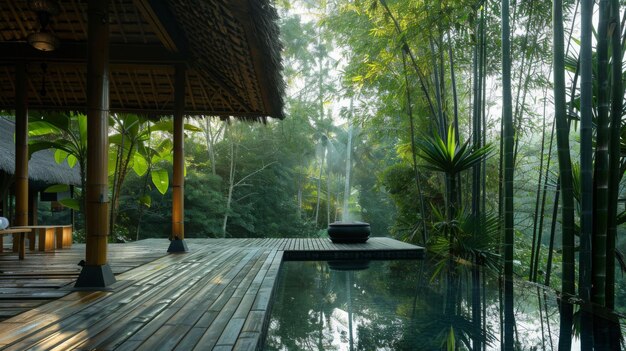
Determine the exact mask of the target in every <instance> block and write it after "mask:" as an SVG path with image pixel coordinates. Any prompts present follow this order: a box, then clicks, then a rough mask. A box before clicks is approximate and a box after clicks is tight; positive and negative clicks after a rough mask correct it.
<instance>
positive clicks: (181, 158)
mask: <svg viewBox="0 0 626 351" xmlns="http://www.w3.org/2000/svg"><path fill="white" fill-rule="evenodd" d="M185 80H186V77H185V66H184V65H182V64H181V65H177V66H176V76H175V78H174V162H173V163H174V165H173V166H174V172H173V173H174V177H173V178H174V179H173V180H172V236H171V237H170V246H169V248H168V249H167V252H187V251H188V249H187V244H186V243H185V201H184V199H185V150H184V144H185V140H184V139H185V133H184V113H185Z"/></svg>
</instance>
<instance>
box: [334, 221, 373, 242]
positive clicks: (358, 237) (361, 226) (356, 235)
mask: <svg viewBox="0 0 626 351" xmlns="http://www.w3.org/2000/svg"><path fill="white" fill-rule="evenodd" d="M328 236H330V240H331V241H332V242H334V243H364V242H366V241H367V239H369V237H370V224H369V223H364V222H334V223H331V224H329V225H328Z"/></svg>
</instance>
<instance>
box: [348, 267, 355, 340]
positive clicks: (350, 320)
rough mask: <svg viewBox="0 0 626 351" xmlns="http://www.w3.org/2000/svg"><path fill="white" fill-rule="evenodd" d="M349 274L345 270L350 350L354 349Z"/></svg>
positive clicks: (350, 273)
mask: <svg viewBox="0 0 626 351" xmlns="http://www.w3.org/2000/svg"><path fill="white" fill-rule="evenodd" d="M351 275H352V272H351V271H346V294H347V296H348V297H347V299H348V329H349V330H350V331H349V335H350V351H352V350H354V339H353V336H352V297H351V296H350V291H351V290H352V280H351V279H350V278H351Z"/></svg>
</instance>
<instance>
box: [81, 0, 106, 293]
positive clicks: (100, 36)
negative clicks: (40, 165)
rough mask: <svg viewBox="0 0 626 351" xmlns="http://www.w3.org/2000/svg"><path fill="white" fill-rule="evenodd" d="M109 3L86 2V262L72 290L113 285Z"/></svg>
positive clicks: (99, 0)
mask: <svg viewBox="0 0 626 351" xmlns="http://www.w3.org/2000/svg"><path fill="white" fill-rule="evenodd" d="M108 10H109V0H88V2H87V21H88V23H87V140H88V148H87V189H86V209H85V221H86V224H87V240H86V241H87V245H86V254H85V255H86V259H85V261H86V262H85V265H84V266H83V269H82V271H81V272H80V276H79V277H78V280H77V281H76V285H75V286H76V287H105V286H108V285H110V284H113V283H115V277H114V276H113V272H112V271H111V267H110V266H109V265H108V264H107V239H108V235H109V220H108V214H109V197H108V166H109V162H108V160H109V158H108V144H109V136H108V126H109V124H108V117H109V18H108Z"/></svg>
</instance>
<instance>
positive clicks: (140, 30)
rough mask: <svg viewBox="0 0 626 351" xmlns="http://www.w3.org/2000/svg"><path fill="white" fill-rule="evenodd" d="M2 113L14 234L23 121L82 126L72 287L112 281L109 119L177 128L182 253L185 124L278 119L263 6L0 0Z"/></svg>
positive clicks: (274, 49) (251, 2)
mask: <svg viewBox="0 0 626 351" xmlns="http://www.w3.org/2000/svg"><path fill="white" fill-rule="evenodd" d="M0 13H1V17H0V18H2V19H1V20H0V21H1V22H2V25H1V26H0V110H14V111H15V117H16V127H15V143H16V153H15V189H16V190H15V191H16V206H15V214H16V218H15V220H14V224H15V225H27V224H28V178H29V177H28V113H29V110H33V111H44V110H53V111H82V112H85V113H86V114H87V117H88V127H87V134H88V143H89V148H88V162H87V189H84V190H86V209H85V215H86V222H87V242H86V252H85V262H86V264H85V266H84V267H83V269H82V272H81V274H80V276H79V278H78V280H77V282H76V287H90V288H91V287H95V288H102V287H106V286H108V285H110V284H112V283H114V282H115V278H114V277H113V273H112V272H111V269H110V267H109V265H108V263H107V237H108V234H109V228H108V225H109V224H108V223H109V221H108V220H107V217H108V212H109V198H108V178H107V170H108V157H107V152H108V123H107V118H108V116H109V114H110V113H115V112H129V113H137V114H144V115H148V116H151V117H153V118H160V117H161V116H170V117H172V116H173V118H174V162H173V164H174V166H173V167H174V169H173V173H174V177H173V182H172V188H173V189H172V194H173V201H172V202H173V205H172V233H171V244H170V247H169V248H168V251H170V252H185V251H187V246H186V244H185V240H184V238H185V234H184V204H183V198H184V176H183V172H184V150H183V138H184V134H183V116H185V115H211V116H221V117H229V116H235V117H238V118H242V119H251V120H259V119H265V118H267V117H273V118H283V114H282V107H283V98H282V95H283V90H284V84H283V81H282V77H281V60H280V50H281V46H280V43H279V40H278V27H277V24H276V22H275V21H276V19H277V14H276V11H275V10H274V9H273V8H272V7H271V6H270V4H269V0H228V1H227V0H86V1H81V0H18V1H16V0H0Z"/></svg>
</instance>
